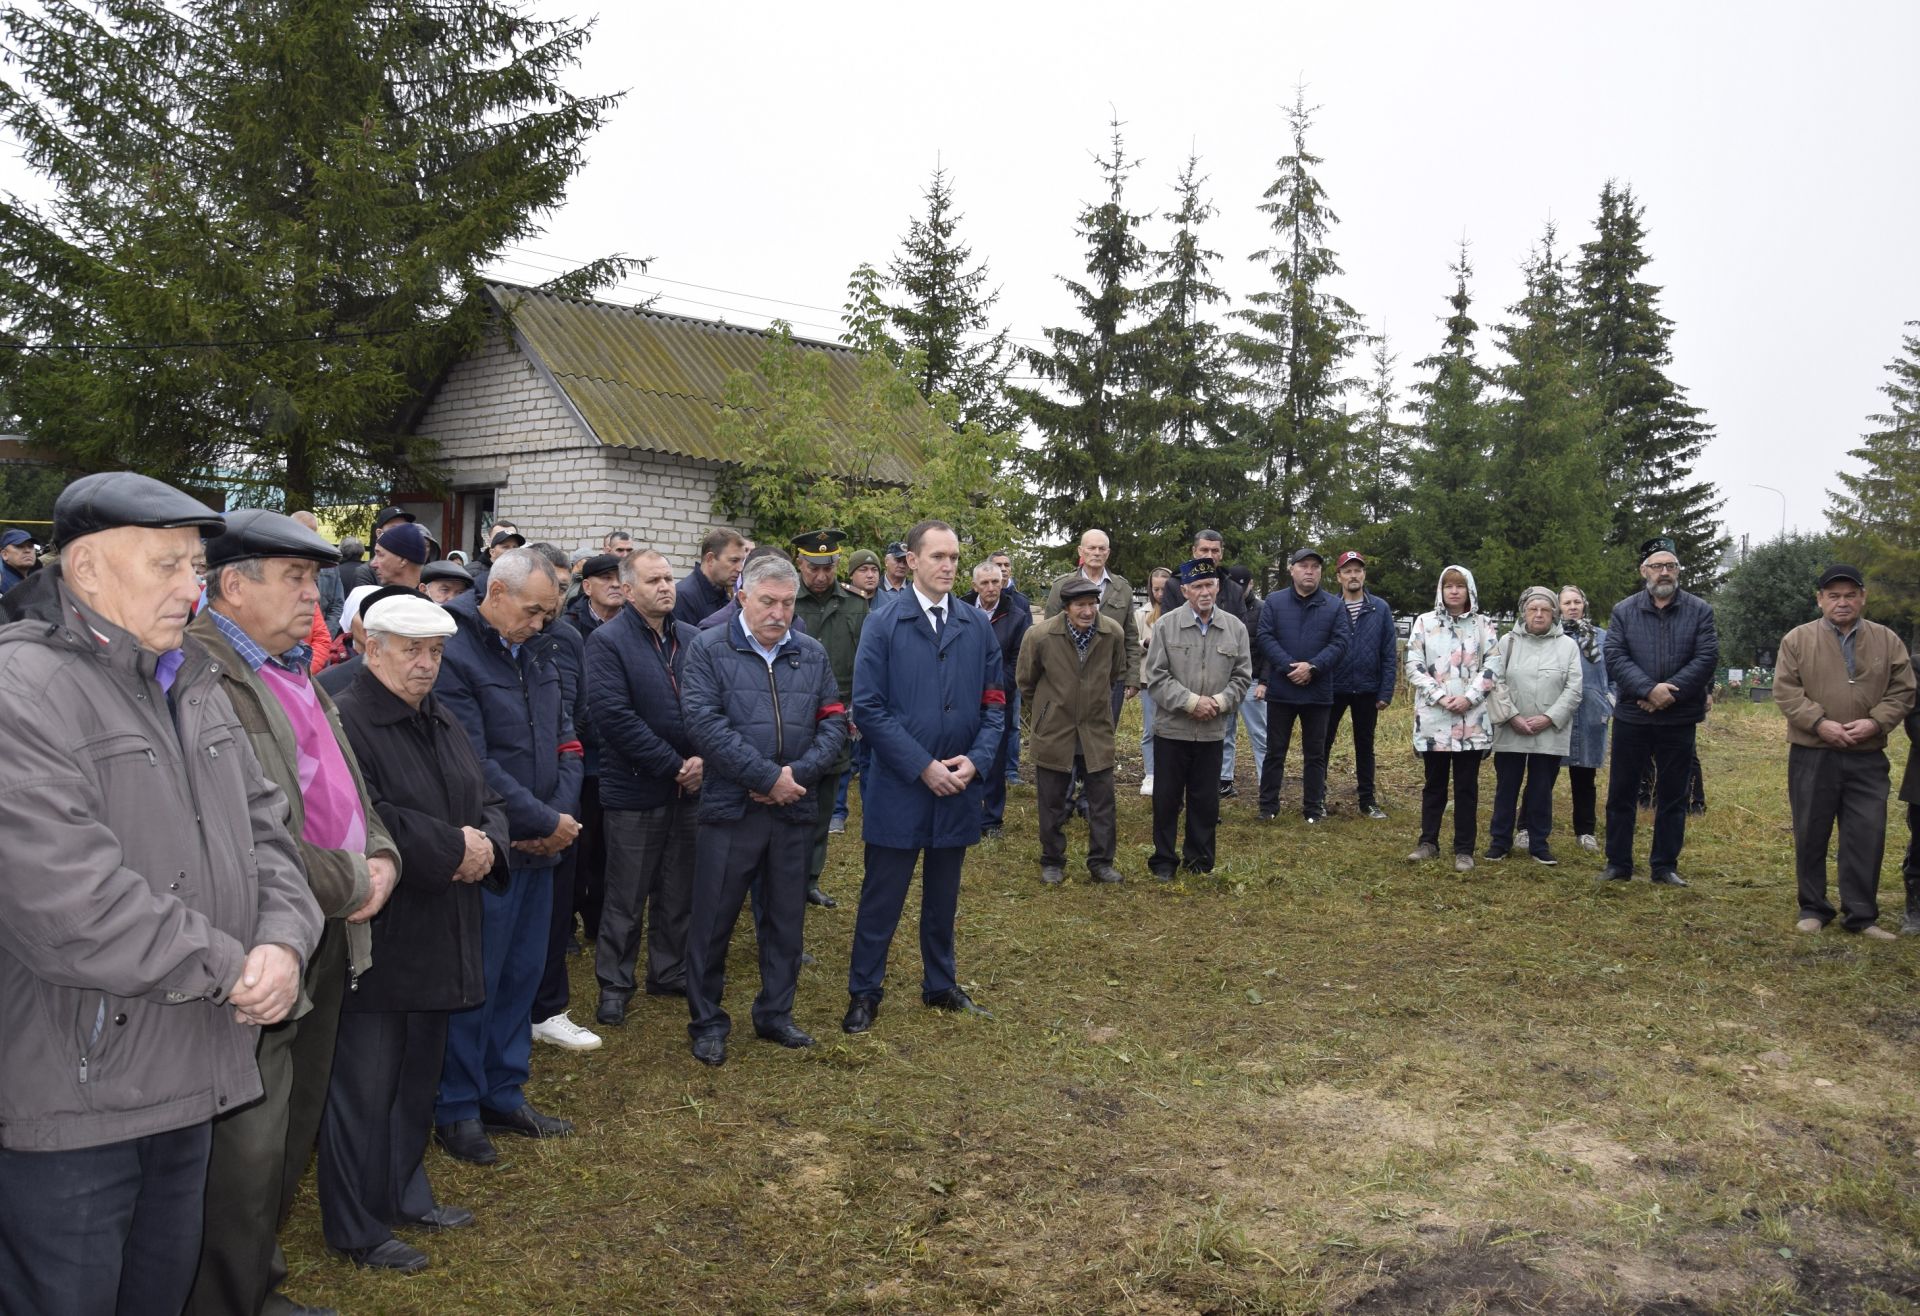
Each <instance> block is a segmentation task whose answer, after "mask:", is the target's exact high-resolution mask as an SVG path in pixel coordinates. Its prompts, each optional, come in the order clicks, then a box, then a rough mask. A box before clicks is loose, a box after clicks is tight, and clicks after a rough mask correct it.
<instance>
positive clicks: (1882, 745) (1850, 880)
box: [1773, 563, 1914, 941]
mask: <svg viewBox="0 0 1920 1316" xmlns="http://www.w3.org/2000/svg"><path fill="white" fill-rule="evenodd" d="M1813 597H1814V602H1816V603H1817V604H1819V606H1820V619H1819V620H1818V621H1810V622H1807V623H1805V624H1804V625H1801V626H1796V627H1794V628H1793V629H1792V630H1790V631H1788V632H1787V635H1786V638H1785V639H1783V640H1781V641H1780V657H1779V662H1778V665H1777V666H1776V667H1775V668H1774V673H1773V698H1774V702H1775V703H1777V704H1779V705H1780V711H1781V712H1782V713H1784V714H1786V717H1787V800H1788V802H1789V803H1790V804H1791V805H1792V807H1793V864H1794V871H1795V874H1796V876H1797V878H1798V884H1799V888H1800V920H1799V922H1798V923H1797V924H1796V925H1795V926H1796V927H1797V928H1798V929H1799V930H1800V931H1801V932H1818V931H1820V929H1822V928H1824V927H1826V925H1827V924H1829V923H1831V922H1833V918H1834V910H1833V906H1832V904H1830V903H1829V902H1828V900H1827V845H1828V842H1829V841H1830V840H1831V838H1832V836H1833V828H1834V824H1835V823H1836V822H1837V823H1838V824H1839V826H1840V860H1839V870H1840V926H1841V927H1843V928H1845V929H1846V930H1847V931H1848V932H1853V933H1857V934H1859V935H1861V936H1864V937H1868V938H1871V939H1874V940H1879V941H1891V940H1893V937H1894V934H1893V933H1891V932H1889V931H1887V930H1886V929H1885V928H1883V927H1881V926H1879V923H1878V921H1877V920H1878V919H1879V917H1880V905H1879V896H1880V860H1881V858H1882V856H1883V854H1884V852H1885V849H1886V842H1887V787H1888V768H1887V737H1888V736H1890V735H1892V734H1893V732H1894V730H1895V729H1896V728H1898V727H1899V726H1900V725H1901V724H1902V723H1904V722H1905V721H1906V719H1907V715H1908V714H1909V713H1911V712H1912V711H1913V695H1914V679H1913V663H1912V661H1911V660H1910V659H1909V658H1908V656H1907V646H1906V643H1905V642H1904V641H1903V640H1901V638H1900V637H1899V636H1898V635H1895V634H1894V633H1893V632H1892V631H1890V630H1888V629H1887V628H1886V627H1885V626H1882V625H1880V624H1879V623H1878V622H1872V621H1868V620H1867V618H1866V610H1867V586H1866V577H1865V576H1864V575H1863V574H1862V573H1861V571H1860V569H1859V568H1858V567H1850V566H1847V565H1845V564H1843V563H1835V564H1834V565H1832V566H1830V567H1828V568H1827V569H1826V570H1825V571H1823V572H1821V573H1820V580H1819V582H1818V584H1816V586H1815V587H1814V596H1813Z"/></svg>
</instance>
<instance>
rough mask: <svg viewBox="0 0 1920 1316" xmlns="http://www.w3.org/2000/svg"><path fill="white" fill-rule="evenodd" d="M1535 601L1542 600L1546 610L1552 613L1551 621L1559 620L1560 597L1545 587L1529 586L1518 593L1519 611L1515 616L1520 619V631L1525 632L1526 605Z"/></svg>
mask: <svg viewBox="0 0 1920 1316" xmlns="http://www.w3.org/2000/svg"><path fill="white" fill-rule="evenodd" d="M1535 599H1540V600H1543V601H1544V602H1545V603H1546V605H1547V607H1548V609H1549V610H1550V611H1551V612H1552V613H1553V619H1554V620H1555V621H1559V620H1560V596H1559V595H1558V594H1555V593H1554V592H1553V591H1552V590H1550V589H1548V588H1547V587H1546V586H1545V585H1529V586H1527V587H1526V588H1525V589H1523V590H1521V591H1520V610H1519V612H1518V613H1517V614H1516V615H1517V616H1518V617H1519V619H1520V629H1522V630H1525V629H1526V626H1527V605H1528V604H1529V603H1532V602H1533V601H1534V600H1535Z"/></svg>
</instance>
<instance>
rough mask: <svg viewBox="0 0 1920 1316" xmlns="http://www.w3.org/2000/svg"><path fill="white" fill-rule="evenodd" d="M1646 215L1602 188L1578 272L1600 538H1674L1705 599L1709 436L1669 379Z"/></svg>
mask: <svg viewBox="0 0 1920 1316" xmlns="http://www.w3.org/2000/svg"><path fill="white" fill-rule="evenodd" d="M1644 214H1645V207H1644V206H1642V205H1640V204H1638V203H1637V202H1636V201H1635V199H1634V195H1633V190H1632V189H1631V188H1629V187H1616V186H1615V184H1614V183H1613V182H1612V181H1609V182H1608V183H1607V184H1606V186H1605V187H1603V188H1602V189H1601V190H1600V215H1599V219H1598V221H1597V223H1596V225H1595V229H1596V232H1595V234H1594V237H1593V240H1592V241H1590V242H1587V243H1584V244H1582V246H1581V248H1580V261H1579V265H1578V268H1577V280H1578V286H1579V290H1578V294H1577V297H1576V303H1577V307H1578V320H1579V336H1580V342H1581V347H1582V349H1583V351H1584V354H1585V358H1586V366H1587V369H1588V371H1589V372H1590V378H1591V387H1592V389H1593V393H1594V399H1595V401H1596V403H1597V404H1598V408H1599V414H1598V428H1597V429H1596V431H1595V433H1594V439H1595V441H1596V444H1597V446H1598V448H1599V452H1600V458H1601V466H1602V470H1603V472H1604V475H1605V479H1606V485H1607V497H1608V499H1609V501H1610V503H1611V504H1612V509H1613V522H1612V525H1611V527H1610V528H1609V532H1608V536H1607V537H1608V541H1609V542H1610V543H1613V544H1615V545H1618V546H1619V547H1621V548H1631V547H1633V546H1635V545H1637V544H1639V543H1640V542H1641V541H1642V540H1644V539H1646V538H1647V537H1648V536H1651V535H1659V534H1665V535H1671V536H1673V539H1674V541H1675V543H1676V544H1677V545H1678V546H1679V555H1680V560H1681V561H1682V562H1683V563H1685V564H1686V567H1687V587H1688V588H1689V589H1694V590H1700V591H1703V592H1707V591H1711V589H1712V588H1713V584H1714V582H1715V580H1717V579H1718V574H1719V562H1720V559H1721V555H1722V554H1723V553H1724V552H1725V550H1726V542H1727V541H1726V537H1725V535H1724V534H1722V532H1721V527H1720V523H1719V521H1718V519H1717V514H1718V512H1719V510H1720V508H1721V506H1722V503H1721V500H1720V498H1719V495H1718V490H1716V489H1715V487H1714V486H1713V485H1711V484H1708V483H1706V482H1705V481H1700V480H1695V479H1694V478H1693V471H1694V465H1695V463H1697V462H1698V461H1699V460H1700V454H1701V451H1702V450H1703V449H1704V448H1705V447H1706V444H1707V440H1708V439H1710V438H1711V437H1713V427H1712V426H1711V425H1710V424H1709V423H1708V422H1706V421H1705V420H1703V419H1701V415H1702V413H1701V410H1700V408H1698V407H1696V406H1693V405H1692V404H1690V403H1689V402H1688V401H1687V395H1686V390H1685V389H1683V388H1681V387H1680V386H1679V385H1678V384H1675V383H1674V382H1673V381H1672V380H1671V379H1670V378H1668V376H1667V369H1668V367H1670V366H1671V365H1672V364H1673V352H1672V348H1671V341H1672V337H1673V322H1672V321H1671V320H1669V319H1667V317H1666V316H1664V315H1662V314H1661V313H1660V309H1659V297H1660V289H1659V288H1658V287H1656V286H1654V285H1653V284H1650V283H1647V282H1646V281H1645V280H1644V279H1643V278H1642V277H1641V276H1642V273H1643V272H1644V271H1645V269H1646V267H1647V263H1648V261H1649V260H1650V259H1651V258H1650V257H1649V256H1648V255H1647V253H1646V250H1645V245H1644V244H1645V240H1646V229H1645V227H1644V225H1643V224H1642V217H1643V216H1644Z"/></svg>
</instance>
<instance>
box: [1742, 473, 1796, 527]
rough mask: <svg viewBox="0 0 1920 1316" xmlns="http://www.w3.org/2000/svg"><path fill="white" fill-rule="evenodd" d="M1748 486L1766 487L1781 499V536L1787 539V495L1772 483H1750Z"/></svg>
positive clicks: (1755, 487) (1751, 487) (1754, 487)
mask: <svg viewBox="0 0 1920 1316" xmlns="http://www.w3.org/2000/svg"><path fill="white" fill-rule="evenodd" d="M1747 487H1748V488H1750V489H1765V490H1766V491H1767V492H1768V493H1770V494H1775V495H1778V497H1779V499H1780V538H1782V539H1785V538H1786V537H1787V496H1786V495H1785V494H1783V493H1781V492H1780V491H1779V490H1778V489H1776V488H1774V487H1773V486H1772V485H1770V484H1749V485H1748V486H1747Z"/></svg>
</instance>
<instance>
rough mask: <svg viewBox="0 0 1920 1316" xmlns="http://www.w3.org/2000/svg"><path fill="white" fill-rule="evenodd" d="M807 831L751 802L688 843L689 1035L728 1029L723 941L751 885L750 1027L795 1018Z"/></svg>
mask: <svg viewBox="0 0 1920 1316" xmlns="http://www.w3.org/2000/svg"><path fill="white" fill-rule="evenodd" d="M816 803H817V801H816ZM828 807H829V808H831V807H832V806H831V805H828ZM810 834H811V823H810V822H787V821H785V820H784V819H782V818H779V817H777V816H776V815H775V813H774V810H773V809H771V808H769V807H768V806H767V805H764V804H754V803H752V802H749V803H748V804H747V811H746V813H745V815H743V816H742V817H741V818H740V820H739V821H738V822H729V823H710V824H708V825H707V826H704V827H702V828H701V829H700V835H699V837H698V839H696V840H695V841H694V847H693V853H694V859H693V866H694V877H693V911H692V917H691V920H690V921H689V923H688V927H687V1016H688V1018H687V1032H688V1033H690V1034H691V1035H693V1036H694V1037H704V1036H706V1035H707V1034H709V1033H718V1034H719V1035H720V1036H722V1037H725V1036H726V1035H727V1034H728V1032H730V1031H731V1030H732V1027H733V1021H732V1019H731V1018H729V1016H728V1015H727V1012H726V1011H725V1010H724V1009H722V1008H721V1006H720V998H721V996H722V995H723V994H724V993H725V991H726V986H727V946H728V944H729V943H730V942H731V941H732V940H733V928H734V924H736V923H737V922H739V920H740V906H741V905H743V904H745V903H746V899H747V888H748V887H749V886H752V887H754V892H755V900H756V902H757V903H756V905H755V910H756V912H757V915H758V917H757V919H756V931H757V932H758V934H759V937H758V939H759V943H760V995H759V996H758V997H756V998H755V999H754V1002H753V1026H754V1027H755V1028H756V1029H761V1028H770V1027H772V1026H773V1025H775V1024H783V1023H791V1022H792V1020H793V993H794V988H795V987H796V986H797V985H798V984H799V981H800V930H801V922H802V920H804V919H805V918H806V915H807V840H808V837H809V835H810ZM756 883H757V885H756Z"/></svg>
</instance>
